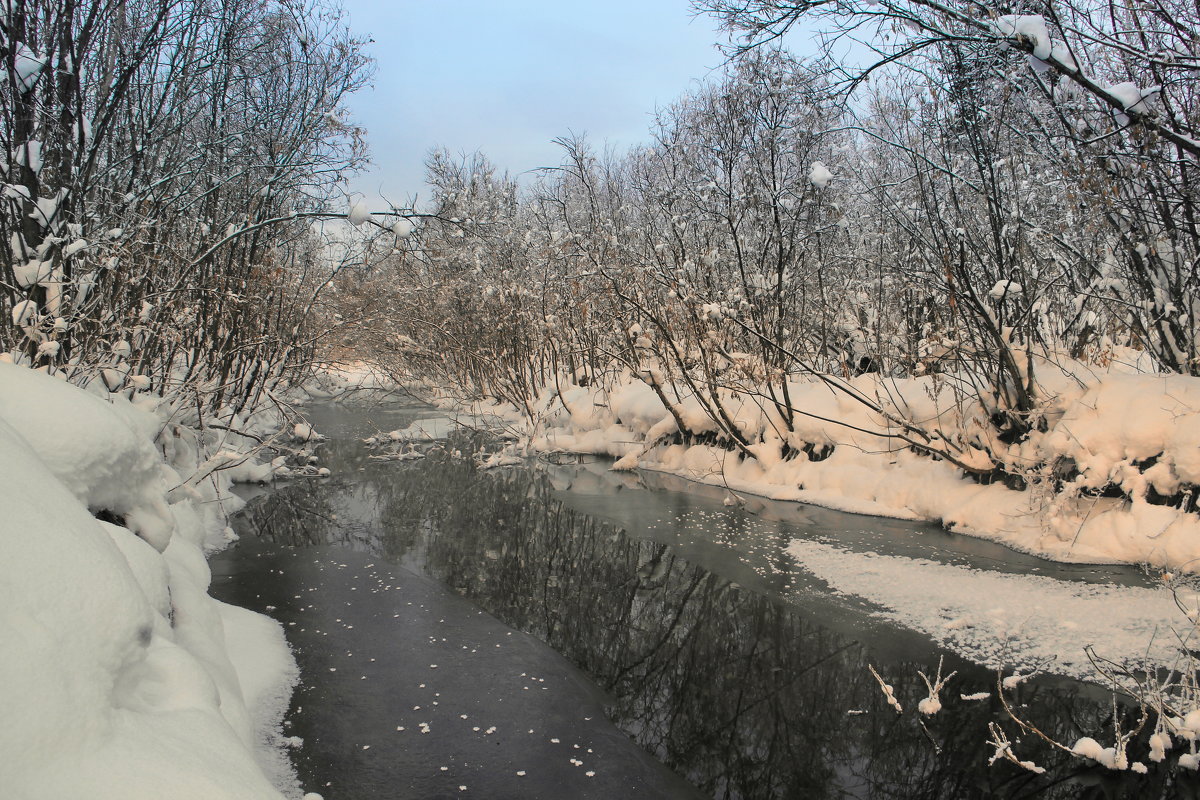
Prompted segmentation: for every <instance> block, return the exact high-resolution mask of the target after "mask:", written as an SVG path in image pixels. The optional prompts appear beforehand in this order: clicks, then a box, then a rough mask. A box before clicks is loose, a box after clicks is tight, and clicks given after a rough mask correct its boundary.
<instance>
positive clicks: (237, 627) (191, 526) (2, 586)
mask: <svg viewBox="0 0 1200 800" xmlns="http://www.w3.org/2000/svg"><path fill="white" fill-rule="evenodd" d="M238 444H239V442H237V441H235V440H234V438H233V437H231V436H230V435H229V433H228V431H224V432H221V431H216V430H210V431H209V432H208V433H207V434H201V433H198V432H197V431H196V430H194V429H190V428H188V427H186V426H183V425H180V424H178V420H177V419H176V420H173V419H171V418H170V417H169V416H164V415H163V414H162V413H159V412H156V411H155V410H154V406H153V403H151V402H146V403H144V404H139V403H135V402H130V401H129V400H127V399H126V398H125V397H122V396H120V395H108V394H107V393H104V394H103V395H100V394H96V393H92V392H89V391H87V390H84V389H80V388H78V387H76V386H73V385H71V384H68V383H66V382H65V381H63V380H61V379H59V378H57V377H51V376H48V375H46V374H44V373H42V372H37V371H33V370H30V369H27V368H25V367H20V366H15V365H13V364H11V363H0V508H3V509H4V515H3V516H4V518H3V520H2V523H0V631H2V635H0V639H2V640H3V641H4V647H3V648H0V696H2V698H3V702H0V706H2V707H3V708H4V724H3V725H2V726H0V754H2V757H0V786H3V787H4V791H5V793H6V796H12V797H20V798H22V799H23V800H37V799H38V798H46V800H52V799H54V798H63V797H89V798H98V799H103V798H113V800H117V799H118V798H120V800H127V798H131V797H137V798H141V797H146V798H150V797H171V798H176V799H184V800H186V799H187V798H195V800H214V798H231V799H232V798H238V799H241V798H245V799H246V800H264V799H266V798H282V797H284V796H285V795H288V796H299V794H300V793H301V792H300V787H299V785H298V783H297V781H296V778H295V774H294V772H293V770H292V768H291V765H290V763H289V762H288V759H287V756H286V754H285V752H284V747H283V738H282V734H281V732H280V723H281V721H282V717H283V714H284V712H285V710H286V708H287V702H288V698H289V696H290V694H291V691H292V687H293V686H294V684H295V681H296V679H297V671H296V666H295V662H294V660H293V659H292V655H291V652H290V650H289V648H288V644H287V641H286V639H285V637H284V635H283V630H282V628H281V627H280V625H279V624H278V623H276V622H275V621H273V620H271V619H270V618H268V617H266V616H263V615H262V614H258V613H255V612H252V611H248V610H245V609H243V608H238V607H235V606H231V605H228V604H226V603H222V602H219V601H217V600H215V599H213V598H212V597H211V596H210V595H209V594H208V588H209V583H210V579H211V575H210V572H209V568H208V565H207V563H206V561H205V556H206V553H210V552H212V551H214V550H216V549H219V548H221V547H223V546H224V545H225V544H227V543H228V541H229V540H230V538H231V537H232V531H231V530H230V529H229V528H228V527H227V518H228V515H229V514H231V513H233V512H234V511H236V510H237V509H238V508H240V507H241V501H240V500H238V498H237V497H235V496H234V495H232V494H231V493H230V491H229V485H230V484H229V482H230V478H229V473H230V471H231V470H222V469H220V467H222V466H229V465H232V464H235V463H237V462H238V459H237V458H236V457H234V455H233V453H232V450H233V449H234V448H235V447H236V446H237V445H238ZM241 458H242V459H245V454H244V453H243V454H242V456H241ZM251 462H252V459H251ZM247 463H250V462H247Z"/></svg>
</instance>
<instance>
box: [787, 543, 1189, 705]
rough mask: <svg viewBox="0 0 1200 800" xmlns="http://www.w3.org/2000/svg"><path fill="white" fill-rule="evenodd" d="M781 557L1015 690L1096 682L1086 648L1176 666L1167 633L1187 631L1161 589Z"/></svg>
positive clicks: (890, 560)
mask: <svg viewBox="0 0 1200 800" xmlns="http://www.w3.org/2000/svg"><path fill="white" fill-rule="evenodd" d="M787 551H788V553H789V554H790V555H792V556H793V557H795V558H796V559H797V561H798V562H799V563H800V566H801V567H802V568H803V569H804V570H806V571H807V572H809V573H811V574H813V575H815V576H816V577H817V578H819V579H820V580H822V581H824V582H825V583H827V584H828V585H829V586H830V587H831V588H832V589H833V590H835V591H836V592H838V593H840V594H843V595H846V596H850V597H856V598H862V599H865V600H867V601H869V602H871V603H873V604H875V605H877V606H879V607H880V610H879V611H878V612H877V613H878V615H879V616H880V617H882V618H884V619H888V620H891V621H893V622H894V623H896V624H899V625H901V626H903V627H905V628H908V629H910V630H916V631H920V632H922V633H924V634H926V635H927V636H929V637H930V638H931V639H933V640H934V641H936V642H938V643H939V644H941V645H942V646H944V647H946V648H948V649H950V650H952V651H954V652H956V653H958V654H959V655H962V656H963V657H964V658H967V659H970V660H971V661H974V662H975V663H978V664H983V665H985V666H988V667H994V668H1004V669H1008V670H1017V671H1019V672H1020V673H1023V674H1021V675H1018V676H1017V680H1016V681H1014V682H1013V684H1014V685H1015V684H1016V683H1019V681H1020V680H1023V679H1024V678H1027V677H1028V675H1029V674H1030V673H1031V672H1033V671H1035V670H1036V671H1043V672H1053V673H1057V674H1061V675H1067V676H1069V677H1074V678H1079V679H1084V680H1089V679H1092V678H1094V668H1093V666H1092V664H1091V662H1090V661H1089V660H1088V659H1087V657H1086V654H1085V652H1084V648H1085V647H1087V646H1088V645H1096V646H1097V647H1098V648H1099V650H1100V655H1102V656H1103V657H1105V658H1108V659H1111V660H1113V661H1116V662H1118V663H1128V664H1142V663H1144V660H1148V661H1149V663H1153V664H1163V665H1170V664H1174V663H1175V662H1176V661H1177V660H1178V658H1179V642H1178V640H1177V639H1176V638H1175V637H1174V636H1172V634H1171V633H1170V631H1171V629H1172V628H1173V627H1174V628H1176V629H1180V630H1181V631H1182V630H1186V629H1188V628H1190V623H1189V622H1188V620H1187V619H1185V618H1184V617H1183V616H1182V615H1181V614H1180V612H1179V609H1178V608H1177V607H1176V605H1175V602H1174V599H1173V597H1172V594H1171V592H1169V591H1168V590H1166V589H1148V588H1141V587H1124V586H1113V585H1106V584H1084V583H1078V582H1074V581H1061V580H1056V579H1054V578H1050V577H1045V576H1039V575H1015V574H1004V573H997V572H990V571H985V570H980V569H971V568H967V567H961V566H955V565H950V564H942V563H937V562H934V561H928V560H925V559H910V558H904V557H900V556H885V555H879V554H876V553H869V552H868V553H860V552H853V551H850V550H844V549H841V548H838V547H835V546H833V545H829V544H825V543H822V542H815V541H806V540H795V541H793V542H792V543H791V544H790V545H789V546H788V549H787ZM1010 677H1012V676H1010ZM1006 688H1013V686H1008V687H1006Z"/></svg>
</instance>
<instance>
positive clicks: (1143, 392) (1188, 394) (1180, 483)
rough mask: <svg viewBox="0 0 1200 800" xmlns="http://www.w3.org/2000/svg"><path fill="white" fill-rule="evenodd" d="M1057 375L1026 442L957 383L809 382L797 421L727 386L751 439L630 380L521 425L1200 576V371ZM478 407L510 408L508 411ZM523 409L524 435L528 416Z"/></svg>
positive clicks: (681, 398) (588, 445) (735, 417)
mask: <svg viewBox="0 0 1200 800" xmlns="http://www.w3.org/2000/svg"><path fill="white" fill-rule="evenodd" d="M1041 374H1042V384H1043V385H1042V391H1043V392H1044V393H1045V394H1046V396H1047V397H1048V398H1049V400H1048V402H1047V403H1046V406H1045V408H1044V410H1043V412H1042V415H1041V423H1040V428H1039V429H1036V430H1034V431H1033V432H1032V433H1030V434H1029V435H1028V436H1025V437H1022V438H1021V439H1019V440H1018V441H1015V442H1006V441H1004V440H1003V436H1002V435H1001V434H1000V433H999V432H998V431H997V430H996V429H995V427H994V426H992V425H990V424H989V423H988V421H987V420H986V419H985V418H983V416H982V411H981V410H980V409H977V408H971V407H970V405H969V403H968V404H967V405H965V406H964V404H963V402H962V398H961V397H959V396H958V395H957V393H956V391H955V388H956V387H955V385H954V383H953V381H951V380H947V379H946V378H944V377H941V376H927V377H924V378H905V379H885V378H880V377H879V376H877V375H864V376H860V377H858V378H852V379H848V380H845V381H841V383H844V384H845V385H846V387H847V389H848V390H849V391H843V390H839V389H835V388H831V386H830V385H829V384H828V383H826V382H822V381H819V380H809V381H802V380H796V381H793V382H790V383H789V385H788V398H789V403H790V405H791V407H792V408H793V409H795V410H796V411H797V413H795V414H794V416H793V417H792V419H791V420H784V419H783V418H782V416H781V414H780V412H779V410H778V408H777V407H776V406H774V404H772V403H771V402H770V401H768V400H767V399H766V397H765V395H764V394H761V393H759V394H755V393H753V392H743V393H737V392H733V391H728V390H722V391H721V397H722V404H723V405H724V407H725V408H726V409H727V410H729V411H730V412H731V413H730V417H731V419H730V422H731V424H732V425H735V426H736V428H737V430H738V432H739V433H740V434H741V436H742V437H743V438H744V440H745V442H746V443H745V444H744V446H743V445H735V443H734V442H732V441H731V437H729V436H728V435H727V434H726V432H725V431H723V430H722V429H721V426H720V425H719V424H718V423H717V422H715V421H714V419H713V417H712V415H711V414H710V413H708V412H707V411H706V410H705V409H704V408H703V407H702V403H701V401H698V400H697V399H696V397H695V395H694V394H692V393H690V392H689V391H687V390H684V389H680V388H678V387H666V389H665V390H664V394H666V395H667V396H671V397H673V398H678V399H677V400H673V401H672V408H670V409H668V408H667V407H666V406H665V405H664V404H663V402H662V400H661V398H660V396H659V394H658V393H657V392H655V391H654V389H653V388H652V387H651V386H650V385H649V384H648V383H647V382H646V381H644V380H643V379H641V378H638V377H635V376H633V375H631V374H629V373H625V374H624V375H623V376H621V377H618V378H617V379H615V381H613V382H612V384H611V386H610V387H609V388H607V389H605V388H601V387H598V386H588V387H583V386H577V385H573V384H561V388H560V389H550V390H547V391H546V392H545V393H544V394H543V396H542V397H541V398H539V401H538V403H537V404H536V405H535V410H536V414H537V416H536V419H524V420H521V424H523V425H524V430H525V431H526V438H527V441H528V443H529V445H530V446H532V448H533V449H535V450H537V451H541V452H547V451H566V452H575V453H591V454H600V455H608V456H612V457H614V458H617V459H619V460H618V462H617V465H616V467H617V468H634V467H640V468H643V469H652V470H657V471H662V472H668V473H672V474H676V475H680V476H683V477H687V478H689V479H692V480H696V481H701V482H704V483H709V484H712V485H717V486H723V487H726V488H728V489H729V490H731V491H732V492H735V493H738V492H743V493H749V494H756V495H761V496H765V497H770V498H774V499H779V500H795V501H800V502H805V503H811V504H815V505H820V506H825V507H829V508H835V509H839V510H843V511H851V512H856V513H863V514H872V515H878V516H888V517H895V518H899V519H912V520H927V521H933V522H937V523H940V524H942V525H944V526H945V527H946V528H948V529H950V530H954V531H957V532H961V533H965V534H969V535H972V536H977V537H981V538H986V539H991V540H994V541H998V542H1001V543H1003V544H1005V545H1007V546H1009V547H1012V548H1014V549H1017V550H1021V551H1024V552H1028V553H1032V554H1035V555H1039V556H1043V557H1046V558H1050V559H1054V560H1058V561H1065V562H1077V563H1130V564H1149V565H1152V566H1157V567H1162V568H1166V569H1182V570H1188V571H1197V570H1200V517H1198V516H1197V513H1196V511H1195V508H1196V502H1195V497H1196V495H1197V494H1198V492H1197V489H1196V487H1197V486H1200V379H1197V378H1190V377H1186V376H1180V375H1149V374H1115V373H1104V374H1097V373H1094V372H1091V371H1088V370H1086V369H1083V368H1081V369H1079V370H1078V371H1076V372H1073V373H1069V372H1067V371H1066V370H1064V369H1059V370H1058V371H1057V372H1056V371H1054V370H1053V369H1051V368H1050V366H1049V365H1042V373H1041ZM856 394H857V395H858V397H862V398H867V399H869V401H870V402H869V403H864V402H861V400H860V399H858V397H856V396H855V395H856ZM872 404H877V405H878V406H879V407H881V408H883V409H884V412H885V413H879V412H878V411H877V410H875V409H873V408H872V407H871V405H872ZM475 411H477V412H478V411H485V412H486V413H487V414H491V415H496V414H497V413H502V409H498V408H497V407H496V406H495V405H494V404H489V405H488V407H487V408H486V409H483V408H476V409H475ZM509 417H510V425H515V424H517V419H518V418H519V417H520V415H519V414H518V413H517V412H516V411H515V410H512V411H510V412H509ZM897 419H905V420H919V421H920V423H921V425H922V427H923V428H924V429H925V430H929V431H932V432H933V434H934V440H933V445H934V446H935V448H944V449H945V450H946V451H948V452H951V453H953V454H955V456H956V457H955V461H957V463H954V461H951V460H948V459H946V458H936V457H930V455H929V454H928V453H927V452H925V451H922V450H921V449H920V448H913V447H909V446H907V445H906V444H905V442H904V441H903V440H902V439H901V438H900V437H899V436H898V433H900V429H899V427H898V425H897V423H896V420H897ZM679 420H682V422H683V424H684V425H685V426H686V431H680V425H679ZM964 463H966V464H970V465H971V466H972V467H973V468H975V469H976V471H977V473H982V472H986V471H987V470H991V469H993V468H995V469H996V477H995V479H994V480H993V482H988V481H981V480H980V479H979V477H978V474H977V475H976V476H975V477H972V476H968V475H966V474H965V472H964V469H963V467H962V464H964ZM1001 465H1003V466H1004V470H1003V474H1002V471H1001V470H1000V466H1001ZM1006 477H1007V478H1008V480H1005V479H1006ZM1014 477H1015V478H1016V481H1015V486H1014V481H1013V480H1012V478H1014Z"/></svg>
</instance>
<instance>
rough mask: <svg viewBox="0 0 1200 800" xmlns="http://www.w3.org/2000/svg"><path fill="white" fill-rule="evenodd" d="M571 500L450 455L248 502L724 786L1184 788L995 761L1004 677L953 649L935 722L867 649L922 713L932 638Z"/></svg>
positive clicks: (1036, 693)
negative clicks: (449, 616) (836, 627)
mask: <svg viewBox="0 0 1200 800" xmlns="http://www.w3.org/2000/svg"><path fill="white" fill-rule="evenodd" d="M553 492H554V488H553V486H552V485H551V483H550V481H549V480H548V479H547V478H545V477H544V476H541V475H538V474H537V473H533V472H531V471H528V470H515V471H508V472H504V473H496V474H493V473H487V474H482V473H480V472H478V471H477V470H476V469H475V467H474V466H473V465H472V463H471V462H470V461H469V460H465V459H454V458H450V457H448V456H446V455H441V454H437V453H434V454H431V455H430V456H429V457H428V458H426V459H425V460H423V461H421V462H417V463H415V464H410V465H404V466H397V465H387V466H385V467H384V466H381V467H378V468H367V469H366V470H365V471H364V472H361V473H359V475H358V477H356V478H355V479H353V480H350V481H342V482H330V483H327V484H320V485H314V484H307V485H304V486H293V487H289V488H288V489H286V490H283V491H280V492H277V493H275V494H273V495H270V496H268V497H265V498H263V499H262V501H261V502H258V503H256V504H255V505H254V506H253V507H252V509H251V510H250V511H249V512H248V513H249V520H250V522H251V524H252V526H253V527H255V528H257V529H258V530H259V531H260V533H261V534H262V535H264V536H266V537H269V538H271V539H272V540H274V541H277V542H282V543H286V544H289V545H304V544H309V543H335V544H336V543H341V544H345V545H348V546H353V547H356V548H363V547H368V548H371V549H373V550H375V551H377V552H379V553H380V554H381V555H382V556H384V557H387V558H389V559H391V560H394V561H396V562H399V563H402V564H404V565H406V566H410V567H412V568H416V569H420V570H423V571H425V572H427V573H428V574H430V575H431V576H433V577H435V578H437V579H439V580H440V581H442V582H443V583H445V584H446V585H448V586H450V587H451V588H453V589H454V590H455V591H457V592H458V593H460V594H462V595H463V596H465V597H467V598H469V599H470V600H472V601H473V602H474V603H476V604H477V605H479V606H480V607H481V608H483V609H485V610H487V611H488V612H489V613H491V614H493V615H495V616H496V617H498V618H499V619H501V620H503V621H504V622H506V623H507V624H509V625H511V626H513V627H515V628H519V629H521V630H524V631H526V632H529V633H531V634H533V635H535V636H537V637H539V638H541V639H542V640H543V641H545V642H547V643H548V644H549V645H550V646H551V647H553V648H554V649H555V650H557V651H558V652H560V653H562V654H563V655H565V656H566V657H567V658H569V659H571V660H572V661H573V662H574V663H575V664H577V665H578V666H579V667H580V668H581V669H583V670H584V671H585V672H587V673H588V674H589V675H591V676H592V677H593V679H594V680H595V681H596V682H597V683H598V684H599V685H600V686H602V687H604V688H605V689H606V690H607V691H608V693H609V695H610V697H611V706H610V709H609V711H610V716H611V717H612V718H613V720H614V721H615V722H616V723H617V724H618V725H620V726H621V727H622V728H624V729H625V730H626V731H627V732H628V733H629V734H630V735H631V736H633V737H634V738H635V739H636V740H637V741H638V742H640V743H641V744H642V745H643V746H644V747H646V748H647V749H649V750H650V751H651V752H653V753H654V754H655V755H656V756H657V757H659V758H660V759H661V760H663V761H664V762H665V763H667V764H668V765H670V766H671V767H672V768H674V769H675V770H677V771H678V772H680V773H681V774H682V775H684V776H686V777H687V778H688V779H689V780H690V781H691V782H692V783H694V784H695V785H696V786H698V787H700V788H701V789H702V790H703V791H704V792H705V793H707V794H709V795H710V796H713V797H718V798H760V797H763V798H765V797H779V798H790V797H795V798H822V797H844V796H863V797H894V798H969V797H993V796H1002V797H1033V796H1038V797H1081V796H1082V797H1097V798H1100V797H1127V796H1138V797H1168V796H1181V791H1182V790H1181V788H1180V786H1179V785H1178V784H1172V783H1171V781H1173V780H1176V779H1177V776H1172V775H1169V774H1167V773H1166V771H1165V770H1161V771H1159V772H1154V771H1152V773H1151V774H1150V775H1148V776H1135V775H1129V774H1126V775H1124V776H1118V777H1115V778H1114V777H1113V776H1110V775H1107V774H1102V773H1101V772H1098V771H1096V770H1092V769H1089V768H1087V767H1084V766H1082V765H1081V763H1080V762H1079V761H1078V760H1075V759H1071V758H1069V757H1067V756H1065V754H1063V753H1061V752H1058V751H1055V750H1051V749H1050V748H1047V747H1041V746H1039V745H1037V744H1036V743H1035V742H1034V741H1032V740H1031V739H1027V740H1026V741H1025V742H1023V746H1024V747H1025V748H1027V749H1028V755H1025V756H1023V757H1032V758H1034V759H1035V760H1036V761H1037V762H1038V763H1039V764H1040V765H1041V766H1043V767H1045V768H1046V770H1047V772H1046V774H1044V775H1035V774H1033V773H1030V772H1026V771H1023V770H1019V769H1017V768H1016V767H1014V766H1012V765H1010V764H1007V763H1000V764H997V765H996V766H993V767H989V766H988V758H989V757H990V756H991V754H992V750H991V748H990V747H989V746H988V745H987V738H988V735H987V725H988V723H989V722H991V721H1001V722H1005V723H1007V722H1008V721H1007V719H1006V717H1005V716H1004V712H1003V710H1002V709H1001V708H1000V706H999V703H998V702H997V701H996V700H995V698H994V697H993V698H991V699H990V700H987V701H983V702H967V701H961V700H959V698H958V693H957V689H958V688H959V687H960V686H967V687H970V688H968V689H966V691H977V690H978V689H980V688H987V687H988V686H994V681H995V676H994V675H992V674H991V673H989V672H988V671H986V670H983V669H982V668H978V667H974V666H972V665H970V664H967V663H965V662H962V661H961V660H959V659H956V658H954V657H953V656H952V655H950V654H946V655H945V657H946V659H947V671H948V670H950V669H957V670H959V677H958V678H957V679H956V680H955V681H954V682H953V683H952V684H951V686H950V688H949V690H948V691H947V692H946V693H945V694H944V695H943V701H944V703H945V709H944V710H943V711H942V713H940V714H939V715H937V716H936V717H933V718H929V719H927V720H926V721H925V724H924V725H923V726H922V725H921V724H920V723H919V722H918V721H917V720H915V719H914V717H913V715H912V714H911V713H909V714H905V715H904V716H902V717H900V716H897V715H896V714H895V712H894V711H892V710H891V709H890V708H889V707H888V706H887V705H886V703H885V702H884V698H883V696H882V694H881V692H880V691H879V687H878V686H877V684H876V683H875V680H874V679H873V678H872V677H871V675H870V673H869V672H868V670H867V664H868V661H870V663H872V664H874V665H875V667H876V668H877V669H878V670H879V671H880V674H881V675H882V676H883V677H884V679H885V680H886V681H887V682H888V683H890V684H891V685H892V686H893V687H895V692H896V696H897V697H898V698H899V700H900V702H901V703H902V704H903V705H904V707H905V708H906V709H914V708H915V707H916V705H917V703H918V702H919V700H920V699H921V698H922V697H924V696H925V687H924V685H923V683H922V682H921V681H920V679H919V677H918V676H917V671H918V670H925V671H926V672H931V669H930V668H931V665H935V664H936V662H937V659H938V656H939V653H938V652H936V651H934V650H933V649H932V648H931V652H930V655H929V659H928V661H927V662H922V663H916V662H910V661H905V660H894V659H893V660H891V661H890V662H889V661H888V660H887V659H886V658H884V659H882V660H881V658H880V656H879V655H872V654H870V653H868V652H867V650H866V648H865V647H864V646H863V645H862V644H861V643H859V642H858V641H855V640H853V639H850V638H847V637H845V636H843V635H841V634H838V633H835V632H833V631H831V630H829V629H827V628H825V627H822V625H821V624H820V623H819V620H815V619H813V618H812V616H811V615H810V614H809V613H808V612H806V611H804V610H803V609H802V608H799V607H797V606H795V605H792V604H790V603H786V602H782V601H780V600H778V599H773V598H769V597H766V596H763V595H762V594H759V593H757V592H755V591H752V590H749V589H746V588H744V587H741V586H739V585H737V584H735V583H731V582H730V581H728V580H725V579H723V578H721V577H719V576H717V575H715V574H713V573H711V572H708V571H707V570H705V569H702V568H700V567H697V566H695V565H692V564H690V563H688V562H686V561H685V560H683V559H681V558H679V557H678V556H677V555H676V554H675V553H674V551H673V550H672V548H670V547H668V546H666V545H663V544H659V543H655V542H650V541H645V540H641V539H637V538H633V537H630V536H626V535H625V534H624V533H622V532H621V531H619V530H616V529H615V528H613V527H611V526H609V525H606V524H604V523H601V522H599V521H597V520H596V519H594V518H592V517H589V516H586V515H581V514H578V513H575V512H572V511H570V510H568V509H566V508H565V507H564V506H563V505H562V504H561V503H560V502H558V501H557V500H556V499H555V497H554V494H553ZM1015 700H1016V702H1018V703H1020V704H1023V706H1024V708H1022V711H1023V712H1028V716H1029V718H1030V719H1031V720H1032V721H1033V722H1035V723H1036V724H1037V725H1038V726H1039V727H1040V728H1041V729H1042V730H1044V731H1046V732H1048V733H1051V734H1052V735H1054V736H1056V738H1058V739H1059V740H1060V741H1066V742H1073V741H1075V739H1076V738H1077V737H1079V736H1082V735H1092V736H1096V735H1098V733H1099V732H1101V731H1103V730H1104V728H1105V725H1106V721H1107V715H1108V714H1110V713H1111V706H1110V705H1108V704H1106V703H1105V702H1104V701H1103V698H1102V697H1093V696H1091V695H1090V693H1089V692H1086V691H1082V690H1081V687H1080V686H1079V685H1078V684H1073V683H1070V682H1066V681H1053V680H1043V681H1033V682H1030V683H1028V684H1025V685H1023V686H1022V687H1020V688H1019V690H1018V696H1017V697H1016V698H1015ZM850 712H854V713H850ZM858 712H862V713H858ZM1010 728H1011V725H1010ZM1122 781H1127V783H1123V782H1122ZM1182 796H1194V795H1191V794H1185V795H1182Z"/></svg>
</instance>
